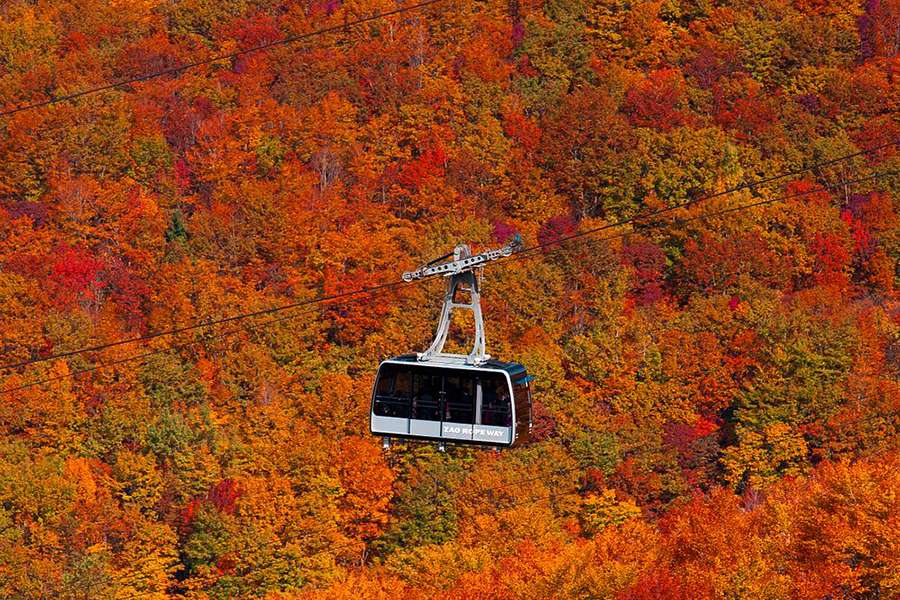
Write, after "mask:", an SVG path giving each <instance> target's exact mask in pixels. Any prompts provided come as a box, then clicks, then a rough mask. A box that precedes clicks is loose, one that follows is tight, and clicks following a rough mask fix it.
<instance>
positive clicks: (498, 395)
mask: <svg viewBox="0 0 900 600" xmlns="http://www.w3.org/2000/svg"><path fill="white" fill-rule="evenodd" d="M510 404H511V403H510V397H509V386H508V384H507V382H506V377H504V376H503V375H501V374H499V373H497V374H491V373H484V374H482V375H481V423H482V425H498V426H502V427H509V426H510V425H512V409H511V406H510Z"/></svg>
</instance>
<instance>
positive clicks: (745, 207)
mask: <svg viewBox="0 0 900 600" xmlns="http://www.w3.org/2000/svg"><path fill="white" fill-rule="evenodd" d="M895 175H896V176H900V170H896V171H885V172H882V173H875V174H872V175H867V176H865V177H859V178H857V179H851V180H850V181H846V182H844V184H845V185H853V184H856V183H864V182H866V181H874V180H876V179H883V178H886V177H891V176H895ZM832 190H833V186H822V187H820V188H817V189H812V190H804V191H802V192H795V193H793V194H789V195H787V196H779V197H777V198H770V199H768V200H758V201H756V202H748V203H746V204H739V205H738V206H732V207H729V208H723V209H720V210H716V211H712V212H708V213H703V214H700V215H694V216H692V217H676V218H674V219H673V220H672V224H683V223H691V222H693V221H702V220H704V219H712V218H715V217H720V216H723V215H728V214H731V213H735V212H741V211H744V210H749V209H751V208H757V207H760V206H767V205H769V204H777V203H779V202H785V201H787V200H792V199H794V198H800V197H803V196H810V195H813V194H820V193H822V192H829V191H832ZM686 207H687V206H686V205H678V206H673V207H668V208H666V209H663V210H661V211H657V212H655V213H650V214H647V215H644V216H642V217H641V219H640V220H644V219H649V218H652V217H655V216H657V215H659V214H662V213H668V212H671V211H673V210H676V209H679V208H686ZM640 220H638V219H637V218H635V219H631V220H630V221H629V223H638V222H640ZM619 223H621V224H623V225H624V224H628V223H625V222H621V221H618V222H616V223H613V224H611V225H603V226H601V227H595V228H593V229H588V230H585V231H582V232H579V233H577V234H574V235H570V236H566V237H563V238H560V239H558V240H551V241H549V242H546V243H544V244H539V245H537V246H531V247H529V248H525V249H523V250H520V251H519V252H516V253H513V254H512V255H510V256H509V257H507V258H503V259H500V260H499V261H497V262H498V263H500V264H503V263H504V262H506V263H508V262H511V261H514V260H518V259H520V258H524V257H525V256H526V255H527V254H529V253H532V252H534V251H536V250H541V249H544V248H548V247H550V246H557V247H556V248H552V249H551V250H549V252H560V251H564V250H566V248H565V247H564V246H562V245H561V244H565V243H566V242H569V241H575V242H576V243H580V242H582V241H584V239H585V238H586V237H588V236H592V235H595V234H597V233H600V232H601V231H606V230H608V229H612V228H613V227H615V226H618V225H619ZM663 225H665V224H663V223H651V224H648V225H646V227H647V228H648V229H651V228H656V227H661V226H663ZM634 234H635V232H634V231H624V232H622V233H617V234H616V235H610V236H606V237H601V238H597V239H596V240H595V241H598V242H604V241H608V240H616V239H620V238H625V237H628V236H630V235H634Z"/></svg>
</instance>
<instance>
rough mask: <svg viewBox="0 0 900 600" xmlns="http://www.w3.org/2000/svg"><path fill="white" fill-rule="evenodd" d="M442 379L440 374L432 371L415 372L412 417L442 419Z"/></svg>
mask: <svg viewBox="0 0 900 600" xmlns="http://www.w3.org/2000/svg"><path fill="white" fill-rule="evenodd" d="M441 379H442V378H441V376H440V375H432V374H431V373H413V378H412V384H413V387H412V392H413V393H412V411H411V413H410V417H411V418H413V419H423V420H425V421H440V420H441V410H440V405H441V383H442V381H441Z"/></svg>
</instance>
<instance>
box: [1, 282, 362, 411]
mask: <svg viewBox="0 0 900 600" xmlns="http://www.w3.org/2000/svg"><path fill="white" fill-rule="evenodd" d="M364 299H366V297H365V296H362V295H358V296H356V297H354V298H350V299H349V300H347V301H348V302H358V301H360V300H364ZM316 312H318V308H316V309H313V310H304V311H301V312H298V313H292V314H289V315H284V316H282V317H278V318H275V319H269V320H267V321H262V322H260V323H254V324H252V325H247V326H244V327H235V328H232V329H228V330H225V331H220V332H215V333H212V334H209V335H204V336H203V337H202V338H200V339H196V340H190V341H186V342H180V343H178V344H172V345H171V346H166V347H165V348H159V349H157V350H151V351H150V352H144V353H142V354H135V355H132V356H126V357H124V358H120V359H116V360H113V361H110V362H105V363H100V364H96V365H93V366H91V367H85V368H84V369H78V370H76V371H72V372H70V373H66V374H65V375H56V376H54V377H48V378H46V379H41V380H37V381H30V382H28V383H24V384H22V385H19V386H16V387H11V388H7V389H2V390H0V395H3V394H10V393H12V392H18V391H20V390H24V389H28V388H31V387H35V386H38V385H45V384H48V383H54V382H57V381H62V380H65V379H74V378H75V377H77V376H78V375H84V374H86V373H92V372H94V371H100V370H103V369H108V368H111V367H116V366H119V365H123V364H127V363H131V362H136V361H137V362H144V361H145V360H146V359H148V358H151V357H153V356H159V355H162V354H168V353H170V352H175V351H177V350H182V349H184V348H190V347H191V346H197V345H200V344H205V343H208V342H211V341H214V340H219V339H225V338H227V337H230V336H233V335H237V334H240V333H250V332H251V331H255V330H257V329H262V328H264V327H269V326H271V325H276V324H278V323H283V322H285V321H291V320H293V319H298V318H300V317H303V316H306V315H311V314H314V313H316Z"/></svg>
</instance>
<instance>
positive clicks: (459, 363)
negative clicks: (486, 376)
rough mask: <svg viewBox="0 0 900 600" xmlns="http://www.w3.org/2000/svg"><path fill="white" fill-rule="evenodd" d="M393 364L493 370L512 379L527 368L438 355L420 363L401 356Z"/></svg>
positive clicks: (491, 361)
mask: <svg viewBox="0 0 900 600" xmlns="http://www.w3.org/2000/svg"><path fill="white" fill-rule="evenodd" d="M388 360H390V361H392V362H401V363H410V364H417V365H421V366H423V367H456V368H460V367H462V368H468V369H491V370H494V371H506V372H507V373H508V374H509V376H510V377H515V376H516V375H519V374H520V373H524V372H525V367H523V366H522V365H520V364H519V363H516V362H503V361H501V360H496V359H493V358H491V359H488V360H486V361H484V362H482V363H479V364H477V365H471V364H467V363H466V356H464V355H462V354H443V353H442V354H438V355H436V356H433V357H432V358H429V359H428V360H427V361H420V360H419V357H418V355H417V354H401V355H400V356H395V357H393V358H390V359H388Z"/></svg>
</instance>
